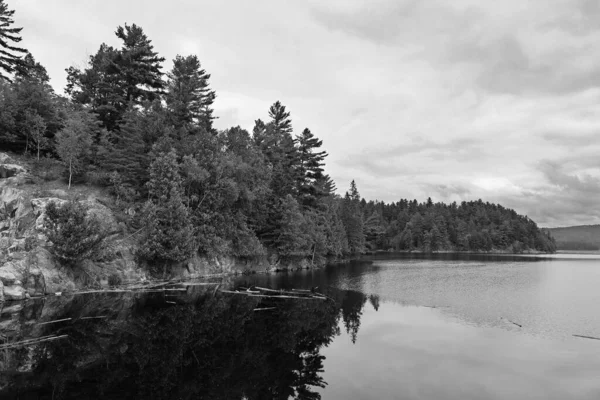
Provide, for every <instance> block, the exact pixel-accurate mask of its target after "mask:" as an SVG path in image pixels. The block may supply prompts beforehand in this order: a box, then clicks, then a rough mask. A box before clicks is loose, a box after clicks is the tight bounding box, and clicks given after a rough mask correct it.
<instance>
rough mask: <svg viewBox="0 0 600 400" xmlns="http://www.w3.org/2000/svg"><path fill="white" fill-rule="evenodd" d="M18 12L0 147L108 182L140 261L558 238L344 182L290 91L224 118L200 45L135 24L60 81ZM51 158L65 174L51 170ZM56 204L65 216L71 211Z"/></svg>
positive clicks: (1, 93) (513, 222) (475, 205)
mask: <svg viewBox="0 0 600 400" xmlns="http://www.w3.org/2000/svg"><path fill="white" fill-rule="evenodd" d="M14 15H15V12H14V10H11V9H9V7H8V5H7V4H6V2H5V1H4V0H0V146H1V148H2V149H5V150H9V151H12V152H14V153H19V154H24V155H26V156H27V157H29V158H30V159H32V160H33V161H34V163H35V165H36V166H37V167H36V169H37V170H38V171H40V172H39V173H40V174H41V176H44V178H45V179H61V180H64V182H65V185H68V187H69V188H71V186H72V185H91V186H95V187H103V188H105V189H106V190H108V191H110V192H111V193H112V195H113V198H114V202H113V204H112V207H113V211H114V212H115V213H119V215H121V216H122V218H123V219H124V221H125V225H126V227H127V234H131V235H134V234H135V235H136V238H137V251H136V255H137V256H138V257H139V259H140V261H141V262H144V263H147V264H148V265H159V264H160V265H168V264H172V263H177V262H181V261H183V260H186V259H188V258H189V257H191V256H192V255H193V254H200V255H206V256H209V257H218V256H232V257H236V258H238V259H240V260H255V259H261V258H263V259H264V258H269V259H273V260H287V261H289V260H300V259H308V260H310V261H311V262H312V263H313V264H317V263H321V264H322V263H323V262H325V261H326V260H330V259H341V258H344V257H348V256H350V255H353V254H361V253H365V252H368V251H377V250H386V251H387V250H404V251H425V252H432V251H508V252H523V251H529V250H535V251H541V252H553V251H555V243H554V240H553V238H552V237H551V235H550V234H549V233H547V232H546V233H545V232H542V231H541V230H540V229H539V228H538V227H537V225H536V223H535V222H534V221H532V220H531V219H529V218H528V217H526V216H522V215H519V214H517V212H515V211H514V210H511V209H506V208H504V207H502V206H500V205H497V204H490V203H487V202H483V201H482V200H478V201H471V202H462V203H460V204H457V203H452V204H444V203H434V202H433V201H432V200H431V199H427V200H426V201H424V202H418V201H417V200H405V199H401V200H399V201H397V202H395V203H389V204H386V203H383V202H380V201H367V200H366V199H364V198H361V196H360V194H359V190H358V187H357V185H356V183H355V182H354V181H352V182H351V183H350V185H349V188H348V190H347V191H346V192H345V194H344V195H339V194H338V192H337V188H336V184H335V183H334V182H333V180H332V179H331V177H330V176H329V175H328V174H327V173H326V159H327V156H328V154H327V152H326V151H325V150H324V149H323V141H322V140H321V139H319V137H318V136H317V134H315V133H313V132H312V131H311V130H310V129H309V128H308V127H297V126H296V127H294V126H293V125H292V116H291V112H290V110H288V109H287V108H286V106H285V105H284V104H283V103H282V102H281V101H274V102H273V104H272V106H271V107H270V108H269V109H268V110H265V112H266V113H267V116H266V118H265V117H263V118H264V119H256V121H255V123H254V126H253V127H251V130H246V129H244V128H242V127H240V126H235V127H231V128H229V129H224V130H219V129H216V128H215V127H214V121H215V119H216V118H218V116H217V115H215V113H214V109H213V105H214V102H215V100H216V99H217V93H216V92H215V90H213V89H212V88H211V81H210V79H211V73H212V71H211V73H209V72H208V71H206V70H205V69H204V68H203V67H202V64H201V61H200V58H199V57H198V55H194V54H190V55H178V56H176V57H175V59H174V60H172V61H171V62H169V63H167V62H166V60H165V58H164V57H161V56H160V54H158V52H157V51H155V49H154V46H153V44H152V40H151V39H150V38H149V37H148V36H147V35H146V33H145V32H144V30H143V28H142V27H140V26H138V25H136V24H131V25H129V24H124V25H123V26H119V27H117V28H116V30H115V32H114V35H115V36H116V41H115V38H112V40H113V41H115V42H118V43H119V45H118V46H112V45H109V44H106V43H102V44H100V45H99V47H98V50H97V52H96V53H95V54H93V55H91V56H90V57H89V59H88V60H87V64H86V65H85V66H84V67H82V68H76V67H74V66H67V65H65V67H66V72H67V85H66V87H65V89H64V94H58V93H55V91H54V90H53V88H52V86H50V83H49V82H50V77H49V75H48V73H47V71H46V69H45V68H44V66H43V65H41V64H40V63H39V62H37V61H36V59H35V58H34V56H33V55H32V54H31V53H30V52H28V51H27V50H26V49H25V48H24V47H23V46H21V44H20V42H21V37H20V32H21V28H18V27H15V20H14ZM109 39H111V38H110V37H107V40H109ZM214 73H218V71H215V72H214ZM54 166H59V169H60V173H59V174H58V176H53V175H52V174H51V173H49V172H48V171H52V170H53V167H54ZM70 207H71V208H70V209H69V210H70V211H69V210H63V211H64V212H74V211H73V209H74V208H73V206H70ZM53 215H56V218H61V213H60V210H55V212H54V213H53ZM63 217H64V215H63ZM94 226H96V225H94V224H90V225H89V227H90V229H93V227H94ZM78 232H79V234H82V235H83V234H85V235H89V233H90V232H89V231H87V232H86V231H85V230H83V231H82V230H79V231H78ZM55 237H56V239H55V240H56V241H60V240H61V235H60V234H57V235H56V236H55ZM62 237H63V238H64V237H65V234H63V235H62ZM55 244H56V243H55Z"/></svg>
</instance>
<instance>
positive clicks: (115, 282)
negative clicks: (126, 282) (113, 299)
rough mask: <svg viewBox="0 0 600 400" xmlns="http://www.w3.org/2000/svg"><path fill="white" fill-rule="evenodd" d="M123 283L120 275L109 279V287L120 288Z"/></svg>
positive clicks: (111, 275) (113, 275)
mask: <svg viewBox="0 0 600 400" xmlns="http://www.w3.org/2000/svg"><path fill="white" fill-rule="evenodd" d="M122 282H123V280H122V279H121V277H120V276H119V275H118V274H115V273H113V274H110V276H109V277H108V286H119V285H120V284H121V283H122Z"/></svg>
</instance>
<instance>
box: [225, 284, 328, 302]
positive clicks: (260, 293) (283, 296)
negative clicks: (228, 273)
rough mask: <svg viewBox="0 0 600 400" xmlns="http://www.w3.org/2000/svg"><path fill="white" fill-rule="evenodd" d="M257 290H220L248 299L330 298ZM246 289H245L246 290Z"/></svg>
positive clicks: (320, 295) (264, 289) (318, 294)
mask: <svg viewBox="0 0 600 400" xmlns="http://www.w3.org/2000/svg"><path fill="white" fill-rule="evenodd" d="M254 288H255V289H257V290H250V289H246V290H244V291H243V292H240V291H239V290H236V291H232V290H220V292H222V293H231V294H241V295H244V296H248V297H265V298H272V299H299V300H311V299H314V300H327V299H328V297H327V296H325V295H322V294H320V293H312V292H310V293H300V292H286V291H283V290H274V289H268V288H262V287H258V286H256V287H254ZM244 289H245V288H244Z"/></svg>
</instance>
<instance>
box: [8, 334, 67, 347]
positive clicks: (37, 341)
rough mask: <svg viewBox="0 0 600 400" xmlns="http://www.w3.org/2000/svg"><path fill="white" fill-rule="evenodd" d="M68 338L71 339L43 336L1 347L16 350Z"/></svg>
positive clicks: (61, 336)
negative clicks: (15, 348) (16, 348)
mask: <svg viewBox="0 0 600 400" xmlns="http://www.w3.org/2000/svg"><path fill="white" fill-rule="evenodd" d="M68 337H69V335H60V336H42V337H39V338H35V339H29V340H23V341H21V342H15V343H7V344H5V345H2V346H0V350H4V349H11V348H14V347H24V346H33V345H35V344H40V343H45V342H50V341H52V340H59V339H65V338H68Z"/></svg>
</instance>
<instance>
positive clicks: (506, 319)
mask: <svg viewBox="0 0 600 400" xmlns="http://www.w3.org/2000/svg"><path fill="white" fill-rule="evenodd" d="M500 319H502V320H504V321H506V322H508V323H509V324H513V325H516V326H518V327H519V328H522V327H523V325H521V324H518V323H516V322H514V321H511V320H510V319H508V318H504V317H500Z"/></svg>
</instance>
